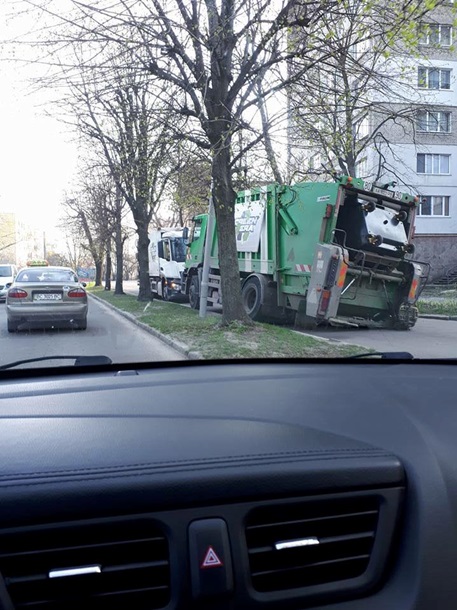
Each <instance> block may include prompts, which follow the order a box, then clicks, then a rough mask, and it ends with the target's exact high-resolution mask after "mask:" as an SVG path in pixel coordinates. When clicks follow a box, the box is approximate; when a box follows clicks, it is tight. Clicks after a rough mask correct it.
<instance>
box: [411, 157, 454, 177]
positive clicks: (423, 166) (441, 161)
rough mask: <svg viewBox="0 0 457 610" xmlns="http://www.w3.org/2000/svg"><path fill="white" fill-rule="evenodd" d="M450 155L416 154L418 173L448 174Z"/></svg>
mask: <svg viewBox="0 0 457 610" xmlns="http://www.w3.org/2000/svg"><path fill="white" fill-rule="evenodd" d="M449 158H450V155H428V154H423V153H419V154H418V155H417V170H416V171H417V173H418V174H449V173H450V172H449Z"/></svg>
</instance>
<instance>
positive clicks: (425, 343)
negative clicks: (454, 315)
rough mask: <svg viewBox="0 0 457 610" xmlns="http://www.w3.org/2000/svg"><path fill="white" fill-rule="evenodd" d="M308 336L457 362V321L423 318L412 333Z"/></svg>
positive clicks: (365, 331) (364, 331) (355, 331)
mask: <svg viewBox="0 0 457 610" xmlns="http://www.w3.org/2000/svg"><path fill="white" fill-rule="evenodd" d="M307 334H310V335H314V336H317V337H323V338H325V339H330V340H332V341H343V342H345V343H354V344H356V345H362V346H364V347H369V348H372V349H373V350H376V351H381V352H410V353H411V354H412V355H413V356H414V357H415V358H457V321H453V320H433V319H426V318H419V320H418V321H417V323H416V325H415V326H414V328H412V329H411V330H408V331H398V330H383V329H362V328H356V329H339V328H327V329H323V330H320V331H316V332H309V331H307Z"/></svg>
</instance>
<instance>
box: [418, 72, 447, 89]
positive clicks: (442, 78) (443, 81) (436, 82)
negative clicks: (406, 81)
mask: <svg viewBox="0 0 457 610" xmlns="http://www.w3.org/2000/svg"><path fill="white" fill-rule="evenodd" d="M417 86H418V87H420V88H421V89H450V88H451V70H449V69H448V68H418V73H417Z"/></svg>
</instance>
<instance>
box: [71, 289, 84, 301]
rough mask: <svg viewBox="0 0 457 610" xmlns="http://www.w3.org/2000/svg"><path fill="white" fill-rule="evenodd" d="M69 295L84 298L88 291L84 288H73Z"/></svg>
mask: <svg viewBox="0 0 457 610" xmlns="http://www.w3.org/2000/svg"><path fill="white" fill-rule="evenodd" d="M68 296H69V297H71V298H72V299H83V298H84V297H85V296H86V291H85V290H83V289H82V288H72V290H69V291H68Z"/></svg>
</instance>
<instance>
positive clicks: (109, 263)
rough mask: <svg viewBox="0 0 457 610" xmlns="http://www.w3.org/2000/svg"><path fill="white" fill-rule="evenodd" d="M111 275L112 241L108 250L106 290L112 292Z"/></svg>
mask: <svg viewBox="0 0 457 610" xmlns="http://www.w3.org/2000/svg"><path fill="white" fill-rule="evenodd" d="M111 273H112V264H111V240H110V241H109V242H108V247H107V249H106V269H105V290H111Z"/></svg>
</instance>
